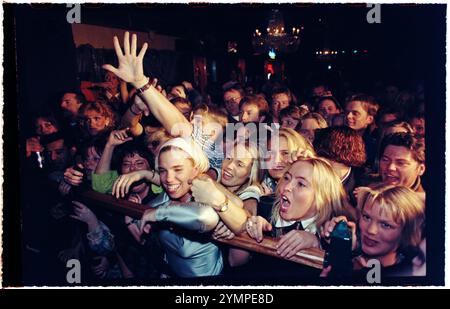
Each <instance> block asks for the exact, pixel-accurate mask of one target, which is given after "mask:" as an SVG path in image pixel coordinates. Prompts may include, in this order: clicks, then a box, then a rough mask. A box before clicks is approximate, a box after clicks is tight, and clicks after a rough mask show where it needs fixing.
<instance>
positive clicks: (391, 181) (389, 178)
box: [384, 174, 399, 184]
mask: <svg viewBox="0 0 450 309" xmlns="http://www.w3.org/2000/svg"><path fill="white" fill-rule="evenodd" d="M384 179H385V182H387V183H389V184H398V183H399V179H398V177H396V176H394V175H389V174H385V176H384Z"/></svg>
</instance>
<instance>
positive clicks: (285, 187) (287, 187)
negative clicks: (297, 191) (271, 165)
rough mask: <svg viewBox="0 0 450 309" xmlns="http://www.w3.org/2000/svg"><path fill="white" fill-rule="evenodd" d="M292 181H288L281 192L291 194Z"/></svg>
mask: <svg viewBox="0 0 450 309" xmlns="http://www.w3.org/2000/svg"><path fill="white" fill-rule="evenodd" d="M292 183H293V182H292V181H289V182H287V183H286V184H285V186H284V190H283V192H285V191H287V192H292Z"/></svg>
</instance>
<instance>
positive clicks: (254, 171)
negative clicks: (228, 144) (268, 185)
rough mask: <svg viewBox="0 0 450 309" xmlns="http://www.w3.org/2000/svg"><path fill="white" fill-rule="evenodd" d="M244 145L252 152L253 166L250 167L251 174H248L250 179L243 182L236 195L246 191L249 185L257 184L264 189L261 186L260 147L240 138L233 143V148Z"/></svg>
mask: <svg viewBox="0 0 450 309" xmlns="http://www.w3.org/2000/svg"><path fill="white" fill-rule="evenodd" d="M238 145H239V146H244V147H245V149H246V150H247V151H248V152H249V153H250V156H251V159H252V166H251V168H250V175H249V176H248V181H247V183H246V184H243V185H242V186H241V187H240V188H239V190H238V191H237V192H235V194H236V195H239V193H241V192H242V191H244V190H245V189H246V188H247V187H249V186H252V185H253V186H256V187H258V188H259V189H260V190H261V192H262V191H263V188H262V187H261V175H260V172H259V171H260V155H259V149H258V147H257V146H256V145H255V144H254V143H252V142H250V141H248V140H240V141H235V142H234V144H233V150H234V149H236V147H237V146H238Z"/></svg>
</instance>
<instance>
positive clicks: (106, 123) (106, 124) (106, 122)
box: [105, 119, 109, 127]
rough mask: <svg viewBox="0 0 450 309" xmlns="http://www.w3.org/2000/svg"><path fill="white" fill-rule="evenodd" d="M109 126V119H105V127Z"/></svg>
mask: <svg viewBox="0 0 450 309" xmlns="http://www.w3.org/2000/svg"><path fill="white" fill-rule="evenodd" d="M107 126H109V119H106V121H105V127H107Z"/></svg>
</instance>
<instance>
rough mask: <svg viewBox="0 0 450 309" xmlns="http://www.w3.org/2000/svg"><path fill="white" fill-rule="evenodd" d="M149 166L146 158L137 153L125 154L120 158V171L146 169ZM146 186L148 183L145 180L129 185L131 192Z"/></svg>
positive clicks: (141, 189) (129, 171)
mask: <svg viewBox="0 0 450 309" xmlns="http://www.w3.org/2000/svg"><path fill="white" fill-rule="evenodd" d="M149 168H150V164H149V162H148V161H147V159H145V158H143V157H141V156H140V155H139V154H137V153H130V154H127V155H126V156H125V157H124V158H123V160H122V165H121V173H122V174H128V173H131V172H134V171H143V170H148V169H149ZM147 186H148V185H147V184H146V183H145V182H142V183H141V182H138V183H136V185H134V186H132V187H131V192H134V193H139V192H142V191H143V190H145V188H146V187H147Z"/></svg>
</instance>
